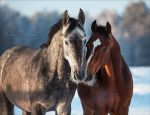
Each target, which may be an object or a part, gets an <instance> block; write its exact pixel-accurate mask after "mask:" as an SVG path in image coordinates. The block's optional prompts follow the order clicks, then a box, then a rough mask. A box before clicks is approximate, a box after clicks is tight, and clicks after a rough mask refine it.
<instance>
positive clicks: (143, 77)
mask: <svg viewBox="0 0 150 115" xmlns="http://www.w3.org/2000/svg"><path fill="white" fill-rule="evenodd" d="M130 70H131V72H132V75H133V82H134V90H133V91H134V93H133V97H132V101H131V105H130V109H129V114H130V115H150V67H130ZM21 113H22V111H21V110H20V109H18V108H17V107H15V115H21ZM71 113H72V114H71V115H83V111H82V106H81V103H80V99H79V97H78V94H77V92H76V94H75V97H74V99H73V101H72V111H71ZM46 115H55V113H54V112H48V113H46Z"/></svg>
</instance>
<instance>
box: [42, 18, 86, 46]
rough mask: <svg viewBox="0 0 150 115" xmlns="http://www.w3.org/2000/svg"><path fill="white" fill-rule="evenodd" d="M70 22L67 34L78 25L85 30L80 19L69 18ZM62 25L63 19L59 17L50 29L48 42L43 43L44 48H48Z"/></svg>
mask: <svg viewBox="0 0 150 115" xmlns="http://www.w3.org/2000/svg"><path fill="white" fill-rule="evenodd" d="M69 22H71V24H70V26H69V28H68V30H67V33H66V34H68V33H70V32H71V31H72V30H73V29H74V28H75V27H76V26H78V27H79V28H80V29H82V30H83V31H84V29H83V27H82V26H81V25H80V24H79V23H77V22H78V20H76V19H74V18H69ZM62 27H63V24H62V19H59V21H58V22H57V23H56V24H54V25H53V26H52V27H51V28H50V29H49V30H50V31H49V33H48V40H47V42H46V43H44V44H43V45H41V48H42V49H43V48H47V47H48V46H49V45H50V43H51V40H52V38H53V36H54V34H55V33H57V32H58V31H59V30H61V29H62Z"/></svg>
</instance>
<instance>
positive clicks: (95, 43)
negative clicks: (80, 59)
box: [85, 38, 101, 77]
mask: <svg viewBox="0 0 150 115" xmlns="http://www.w3.org/2000/svg"><path fill="white" fill-rule="evenodd" d="M93 45H94V47H93V50H92V53H91V55H90V57H89V59H88V60H87V64H86V68H85V73H86V77H87V68H88V65H89V63H90V61H91V59H92V57H93V55H94V50H95V48H96V47H97V46H100V45H101V41H100V39H99V38H97V40H95V41H94V42H93Z"/></svg>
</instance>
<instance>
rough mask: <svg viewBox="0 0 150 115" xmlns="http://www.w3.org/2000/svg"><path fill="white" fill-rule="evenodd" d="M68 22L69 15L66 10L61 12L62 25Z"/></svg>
mask: <svg viewBox="0 0 150 115" xmlns="http://www.w3.org/2000/svg"><path fill="white" fill-rule="evenodd" d="M68 23H69V15H68V13H67V10H66V11H65V12H64V13H63V16H62V24H63V25H64V26H67V24H68Z"/></svg>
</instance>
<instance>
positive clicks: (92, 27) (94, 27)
mask: <svg viewBox="0 0 150 115" xmlns="http://www.w3.org/2000/svg"><path fill="white" fill-rule="evenodd" d="M96 28H97V23H96V20H95V21H93V23H92V26H91V30H92V32H94V31H95V30H96Z"/></svg>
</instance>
